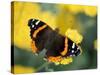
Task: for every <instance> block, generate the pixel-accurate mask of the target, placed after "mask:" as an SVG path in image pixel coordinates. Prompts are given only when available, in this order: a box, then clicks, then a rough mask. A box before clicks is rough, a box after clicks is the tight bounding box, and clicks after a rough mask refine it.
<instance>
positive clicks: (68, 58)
mask: <svg viewBox="0 0 100 75" xmlns="http://www.w3.org/2000/svg"><path fill="white" fill-rule="evenodd" d="M72 61H73V59H72V57H67V58H63V60H62V61H61V62H60V64H63V65H66V64H69V63H71V62H72Z"/></svg>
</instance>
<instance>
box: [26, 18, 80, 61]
mask: <svg viewBox="0 0 100 75" xmlns="http://www.w3.org/2000/svg"><path fill="white" fill-rule="evenodd" d="M28 26H29V27H30V36H31V39H32V51H33V52H34V53H39V52H40V51H42V50H43V49H46V54H45V58H46V59H48V60H49V61H60V60H61V58H62V57H72V56H78V55H79V54H80V53H81V50H80V48H79V46H78V45H77V44H76V43H74V42H73V41H72V40H71V39H69V38H68V37H66V36H63V35H61V34H59V33H58V32H57V31H56V30H53V29H52V28H50V27H49V25H47V24H46V23H45V22H43V21H40V20H38V19H30V20H29V21H28Z"/></svg>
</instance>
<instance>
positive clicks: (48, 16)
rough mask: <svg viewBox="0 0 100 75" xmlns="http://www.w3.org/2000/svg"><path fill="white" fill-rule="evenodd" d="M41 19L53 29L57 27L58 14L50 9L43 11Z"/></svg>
mask: <svg viewBox="0 0 100 75" xmlns="http://www.w3.org/2000/svg"><path fill="white" fill-rule="evenodd" d="M40 19H41V20H42V21H43V22H45V23H47V24H48V25H49V26H50V27H51V28H52V29H55V28H56V16H55V15H53V14H52V13H51V12H49V11H45V12H42V13H41V16H40Z"/></svg>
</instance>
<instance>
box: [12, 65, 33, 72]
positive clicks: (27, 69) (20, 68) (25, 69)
mask: <svg viewBox="0 0 100 75" xmlns="http://www.w3.org/2000/svg"><path fill="white" fill-rule="evenodd" d="M11 72H12V73H14V74H25V73H34V72H35V69H33V68H31V67H24V66H21V65H15V66H13V67H12V69H11Z"/></svg>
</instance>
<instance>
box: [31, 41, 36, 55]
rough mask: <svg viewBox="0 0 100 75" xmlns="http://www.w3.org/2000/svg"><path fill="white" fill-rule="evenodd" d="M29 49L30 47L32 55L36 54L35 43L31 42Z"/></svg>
mask: <svg viewBox="0 0 100 75" xmlns="http://www.w3.org/2000/svg"><path fill="white" fill-rule="evenodd" d="M31 47H32V51H33V53H36V52H37V47H36V46H35V41H32V42H31Z"/></svg>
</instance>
